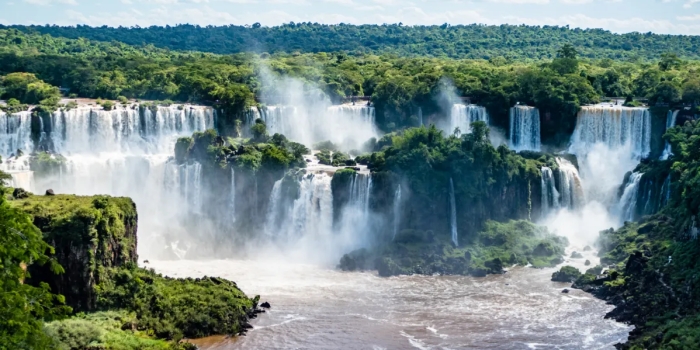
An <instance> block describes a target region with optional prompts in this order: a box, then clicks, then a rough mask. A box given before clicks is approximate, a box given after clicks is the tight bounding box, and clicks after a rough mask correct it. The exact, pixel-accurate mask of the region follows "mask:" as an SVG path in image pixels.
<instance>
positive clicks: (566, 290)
mask: <svg viewBox="0 0 700 350" xmlns="http://www.w3.org/2000/svg"><path fill="white" fill-rule="evenodd" d="M561 292H562V293H564V294H569V290H568V289H564V290H562V291H561Z"/></svg>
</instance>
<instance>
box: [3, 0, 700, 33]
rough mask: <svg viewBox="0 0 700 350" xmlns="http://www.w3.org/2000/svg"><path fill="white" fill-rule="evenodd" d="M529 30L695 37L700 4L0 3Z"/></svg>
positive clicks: (182, 16)
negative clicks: (553, 27) (544, 28)
mask: <svg viewBox="0 0 700 350" xmlns="http://www.w3.org/2000/svg"><path fill="white" fill-rule="evenodd" d="M256 22H259V23H261V24H262V25H264V26H274V25H279V24H282V23H289V22H318V23H327V24H336V23H341V22H342V23H352V24H382V23H403V24H404V25H422V24H426V25H427V24H443V23H449V24H453V25H454V24H472V23H482V24H504V23H507V24H530V25H545V24H548V25H569V26H571V27H572V28H573V27H579V28H603V29H607V30H610V31H613V32H616V33H627V32H634V31H637V32H654V33H663V34H689V35H700V0H408V1H406V0H111V1H107V0H9V1H8V0H0V23H1V24H41V25H43V24H57V25H76V24H88V25H92V26H101V25H107V26H113V27H117V26H136V25H138V26H142V27H144V26H150V25H176V24H181V23H190V24H199V25H224V24H236V25H246V24H253V23H256Z"/></svg>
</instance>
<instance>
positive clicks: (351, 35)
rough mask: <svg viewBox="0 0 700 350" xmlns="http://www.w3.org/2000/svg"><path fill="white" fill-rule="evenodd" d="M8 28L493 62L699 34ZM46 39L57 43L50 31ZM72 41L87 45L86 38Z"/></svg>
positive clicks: (632, 53)
mask: <svg viewBox="0 0 700 350" xmlns="http://www.w3.org/2000/svg"><path fill="white" fill-rule="evenodd" d="M9 28H16V29H19V30H22V31H24V32H27V33H33V32H38V33H43V34H51V35H53V36H56V37H66V38H74V39H77V38H87V39H91V40H100V41H104V42H113V41H118V42H122V43H127V44H131V45H154V46H157V47H162V48H168V49H171V50H180V51H203V52H213V53H219V54H231V53H237V52H246V51H248V50H251V48H257V49H258V50H262V51H265V52H288V53H291V52H307V53H308V52H314V53H315V52H319V51H329V52H337V51H344V52H348V53H353V54H361V53H390V54H395V55H399V56H435V57H451V58H470V59H492V60H493V61H494V62H499V63H501V62H503V63H505V62H508V61H510V60H519V59H535V60H538V59H548V58H552V57H553V56H554V55H555V52H556V50H557V49H558V45H561V44H571V45H573V46H576V47H580V48H581V50H582V52H583V54H584V56H585V57H587V58H598V59H600V58H609V59H619V60H625V59H629V60H653V59H655V58H656V57H659V56H660V55H661V54H662V53H665V52H678V53H679V54H680V55H681V56H682V57H687V58H698V57H700V56H698V52H697V47H698V45H700V39H698V38H697V37H695V36H684V35H658V34H652V33H629V34H613V33H611V32H609V31H606V30H602V29H587V30H582V29H578V28H577V29H569V28H568V26H567V27H558V26H543V27H540V26H526V25H517V26H515V25H500V26H486V25H480V24H472V25H456V26H452V25H449V24H443V25H440V26H403V25H401V24H390V25H386V24H385V25H360V26H356V25H349V24H338V25H325V24H318V23H313V24H312V23H293V22H290V23H289V24H285V25H282V26H278V27H263V26H261V25H260V24H259V23H256V24H253V25H252V26H235V25H229V26H221V27H213V26H207V27H200V26H193V25H178V26H172V27H171V26H168V27H156V26H152V27H147V28H139V27H135V28H125V27H119V28H111V27H107V26H104V27H89V26H77V27H58V26H49V25H46V26H12V27H9ZM44 40H45V41H46V42H48V43H52V40H50V39H44ZM53 41H58V40H56V39H54V40H53ZM59 42H60V41H59ZM21 44H24V43H23V42H22V43H21ZM75 47H78V48H83V46H81V45H75ZM138 50H141V51H148V50H153V48H152V47H151V46H144V47H142V48H140V49H138ZM52 51H54V52H61V51H62V50H60V49H52Z"/></svg>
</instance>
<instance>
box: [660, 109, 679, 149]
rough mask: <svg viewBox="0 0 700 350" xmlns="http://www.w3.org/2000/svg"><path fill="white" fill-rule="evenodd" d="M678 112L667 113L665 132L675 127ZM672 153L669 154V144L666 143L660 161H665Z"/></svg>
mask: <svg viewBox="0 0 700 350" xmlns="http://www.w3.org/2000/svg"><path fill="white" fill-rule="evenodd" d="M678 112H680V111H668V114H666V131H668V129H670V128H672V127H674V126H676V118H678ZM672 154H673V153H672V152H671V144H670V143H668V141H666V147H664V153H663V154H661V160H666V159H668V157H670V156H671V155H672Z"/></svg>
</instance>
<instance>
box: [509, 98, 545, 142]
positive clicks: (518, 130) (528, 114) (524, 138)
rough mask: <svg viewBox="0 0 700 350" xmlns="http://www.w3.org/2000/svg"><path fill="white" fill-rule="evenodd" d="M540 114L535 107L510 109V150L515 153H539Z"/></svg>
mask: <svg viewBox="0 0 700 350" xmlns="http://www.w3.org/2000/svg"><path fill="white" fill-rule="evenodd" d="M540 147H541V141H540V112H539V110H538V109H537V108H535V107H528V106H515V107H512V108H511V109H510V148H511V149H513V150H515V151H518V152H519V151H539V150H540Z"/></svg>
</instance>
